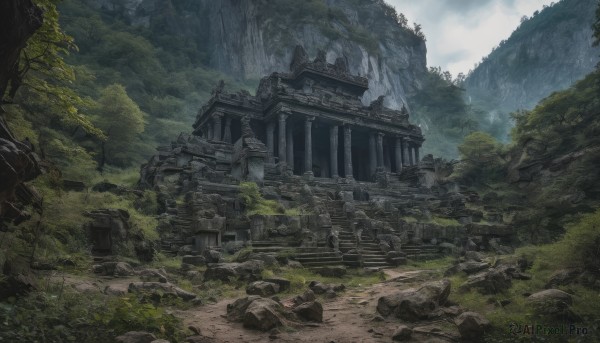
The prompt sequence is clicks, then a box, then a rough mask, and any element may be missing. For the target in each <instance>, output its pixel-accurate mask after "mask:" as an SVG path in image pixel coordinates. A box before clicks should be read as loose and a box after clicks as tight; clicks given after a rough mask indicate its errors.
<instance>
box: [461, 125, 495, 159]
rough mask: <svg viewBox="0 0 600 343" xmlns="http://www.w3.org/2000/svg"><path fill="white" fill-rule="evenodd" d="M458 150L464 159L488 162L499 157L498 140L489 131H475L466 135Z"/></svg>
mask: <svg viewBox="0 0 600 343" xmlns="http://www.w3.org/2000/svg"><path fill="white" fill-rule="evenodd" d="M458 152H460V157H461V159H462V160H463V161H469V162H471V163H481V164H487V163H490V162H494V161H495V160H497V159H498V156H499V155H498V142H497V141H496V139H495V138H494V137H492V136H491V135H490V134H489V133H486V132H481V131H475V132H472V133H470V134H469V135H468V136H467V137H465V140H464V141H463V143H462V144H461V145H459V146H458Z"/></svg>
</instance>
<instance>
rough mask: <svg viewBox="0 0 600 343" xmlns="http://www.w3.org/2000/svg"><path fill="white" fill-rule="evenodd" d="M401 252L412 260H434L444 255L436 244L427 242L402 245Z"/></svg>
mask: <svg viewBox="0 0 600 343" xmlns="http://www.w3.org/2000/svg"><path fill="white" fill-rule="evenodd" d="M402 252H404V253H405V254H406V257H407V258H409V259H411V260H414V261H426V260H434V259H438V258H441V257H443V256H444V254H443V253H442V252H440V251H439V248H438V247H437V246H435V245H429V244H419V245H414V244H413V245H403V246H402Z"/></svg>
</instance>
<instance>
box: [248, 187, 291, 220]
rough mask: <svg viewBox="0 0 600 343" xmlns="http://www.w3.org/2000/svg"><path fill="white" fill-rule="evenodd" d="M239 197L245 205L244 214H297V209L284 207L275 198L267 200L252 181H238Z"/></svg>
mask: <svg viewBox="0 0 600 343" xmlns="http://www.w3.org/2000/svg"><path fill="white" fill-rule="evenodd" d="M240 198H241V200H242V202H243V203H244V206H245V207H246V215H247V216H252V215H255V214H260V215H265V216H269V215H278V214H286V215H298V214H300V212H299V211H298V209H294V208H291V209H286V208H285V207H283V205H281V204H280V203H279V202H278V201H276V200H267V199H265V198H263V196H262V194H260V189H259V188H258V185H257V184H256V183H254V182H241V183H240Z"/></svg>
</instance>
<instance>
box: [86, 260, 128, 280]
mask: <svg viewBox="0 0 600 343" xmlns="http://www.w3.org/2000/svg"><path fill="white" fill-rule="evenodd" d="M93 270H94V273H96V274H103V275H107V276H116V277H119V276H132V275H135V271H134V270H133V268H132V267H131V266H130V265H129V263H126V262H104V263H102V264H100V265H95V266H94V267H93Z"/></svg>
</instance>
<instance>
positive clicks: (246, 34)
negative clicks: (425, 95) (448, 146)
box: [86, 0, 427, 108]
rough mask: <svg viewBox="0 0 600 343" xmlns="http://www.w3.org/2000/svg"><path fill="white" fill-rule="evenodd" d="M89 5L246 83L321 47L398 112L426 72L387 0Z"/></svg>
mask: <svg viewBox="0 0 600 343" xmlns="http://www.w3.org/2000/svg"><path fill="white" fill-rule="evenodd" d="M86 2H87V3H88V4H89V5H91V6H93V7H94V8H96V9H99V10H100V11H101V12H102V13H105V14H107V15H111V16H113V17H115V16H119V17H121V18H124V20H125V21H126V22H128V23H130V25H132V26H140V27H143V28H145V29H149V30H150V32H152V36H150V37H148V38H149V39H150V40H151V41H153V43H155V44H156V45H158V46H161V47H164V48H165V49H169V48H175V46H174V45H173V42H172V40H173V39H175V40H177V39H180V40H182V41H184V42H183V44H182V45H183V46H188V47H189V46H190V45H193V46H195V47H196V51H195V53H196V54H195V55H193V57H192V58H197V57H198V56H201V58H202V60H201V61H200V62H201V63H202V64H203V65H204V66H206V67H209V68H212V69H215V70H217V71H219V72H222V73H224V74H225V75H229V76H231V77H232V78H234V79H236V80H239V81H243V82H248V81H250V83H252V82H256V80H257V79H259V78H260V77H262V76H264V75H266V74H269V73H271V72H274V71H287V70H288V69H289V63H290V61H291V55H292V52H293V48H294V46H295V45H297V44H302V45H304V46H305V48H306V50H307V51H308V53H309V55H311V56H315V55H316V52H317V49H323V50H325V51H326V52H327V58H328V59H331V60H332V61H333V60H334V59H335V58H337V57H341V56H345V57H346V58H347V59H348V62H349V66H350V69H351V71H352V72H353V73H356V74H360V75H363V76H367V77H368V78H369V81H370V82H369V83H370V84H369V86H370V90H369V92H367V94H366V96H365V99H364V102H365V103H369V102H370V101H372V100H374V99H376V98H377V97H378V96H380V95H386V96H387V99H386V104H387V105H388V106H391V107H396V108H399V107H401V106H402V104H403V103H406V98H407V95H409V94H412V93H414V92H415V91H416V90H417V89H418V88H419V87H420V83H421V81H422V79H423V78H424V77H425V74H426V72H427V70H426V47H425V42H424V40H423V39H422V38H421V37H419V35H417V34H415V33H414V32H412V30H410V29H409V28H407V27H406V24H399V23H398V20H397V19H396V16H395V12H394V11H393V9H392V8H391V7H390V6H388V5H386V4H385V3H384V2H383V1H382V0H368V1H356V0H310V1H292V0H279V1H275V2H273V1H267V0H251V1H236V0H222V1H210V0H199V1H187V0H129V1H126V2H123V3H115V2H114V1H109V0H87V1H86ZM179 37H181V38H179ZM166 51H169V50H166Z"/></svg>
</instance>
